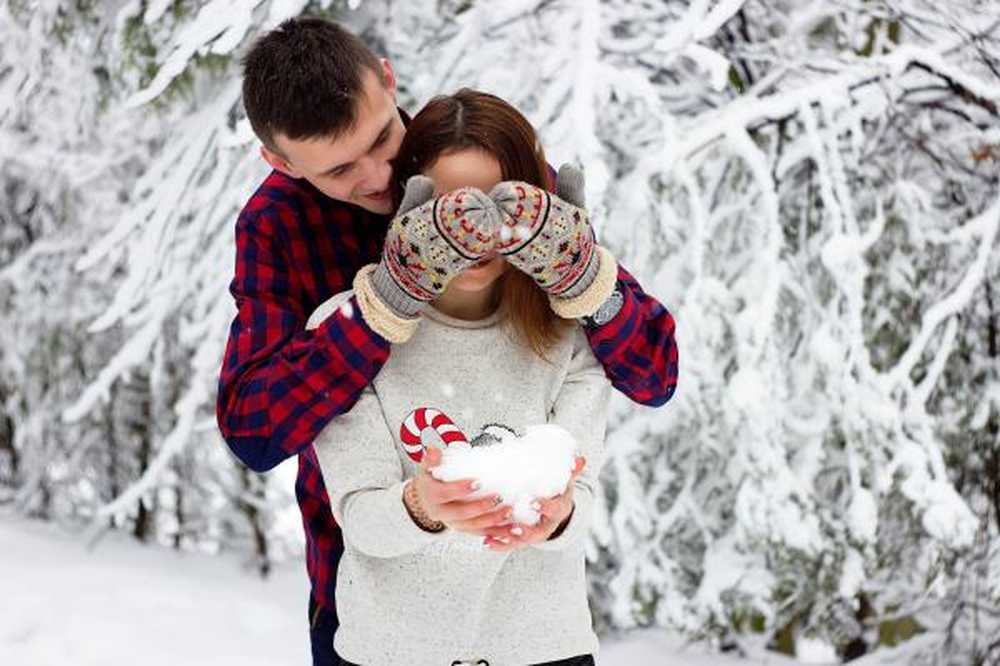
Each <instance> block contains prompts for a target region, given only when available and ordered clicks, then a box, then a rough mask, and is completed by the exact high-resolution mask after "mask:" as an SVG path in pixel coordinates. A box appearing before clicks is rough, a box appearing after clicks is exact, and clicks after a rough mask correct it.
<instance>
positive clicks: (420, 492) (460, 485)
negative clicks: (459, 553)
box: [404, 446, 511, 536]
mask: <svg viewBox="0 0 1000 666" xmlns="http://www.w3.org/2000/svg"><path fill="white" fill-rule="evenodd" d="M440 462H441V450H440V449H438V448H437V447H434V446H429V447H427V449H426V451H425V452H424V458H423V460H422V461H421V462H420V469H419V471H418V472H417V475H416V476H415V477H413V479H411V480H410V483H411V484H413V486H414V495H415V496H416V498H417V501H418V503H419V505H420V506H409V507H408V508H409V509H410V513H412V514H415V515H420V510H421V509H422V510H423V512H424V515H426V516H427V517H428V518H430V519H431V520H434V521H438V522H442V523H444V524H445V525H446V526H447V527H450V528H451V529H453V530H455V531H458V532H466V533H468V534H475V535H477V536H485V535H486V530H487V529H490V528H495V527H497V526H499V525H509V524H510V515H511V507H510V506H507V505H504V504H500V502H501V499H500V496H499V495H496V494H492V495H488V496H486V497H482V498H479V499H475V500H469V499H467V498H468V496H469V495H471V494H472V493H474V492H475V488H474V487H473V483H474V481H473V480H472V479H458V480H456V481H438V480H437V479H435V478H434V477H433V476H431V473H430V468H431V467H435V466H436V465H438V464H440ZM404 497H405V495H404Z"/></svg>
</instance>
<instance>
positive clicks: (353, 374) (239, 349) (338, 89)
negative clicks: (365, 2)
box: [217, 18, 677, 664]
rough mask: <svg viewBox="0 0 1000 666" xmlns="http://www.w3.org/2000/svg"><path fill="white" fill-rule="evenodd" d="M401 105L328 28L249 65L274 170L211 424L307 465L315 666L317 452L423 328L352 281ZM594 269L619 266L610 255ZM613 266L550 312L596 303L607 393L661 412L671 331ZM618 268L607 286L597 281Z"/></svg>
mask: <svg viewBox="0 0 1000 666" xmlns="http://www.w3.org/2000/svg"><path fill="white" fill-rule="evenodd" d="M395 93H396V79H395V73H394V72H393V70H392V67H391V66H390V64H389V62H388V61H386V60H384V59H381V60H380V59H378V58H376V57H375V55H374V54H372V53H371V51H369V50H368V49H367V47H365V45H364V44H363V43H362V42H361V41H360V40H359V39H358V38H356V37H355V36H353V35H351V34H350V33H349V32H347V31H345V30H343V29H342V28H340V27H339V26H337V25H336V24H333V23H330V22H327V21H324V20H321V19H312V18H300V19H293V20H290V21H286V22H285V23H283V24H282V25H281V26H279V27H278V28H277V29H275V30H273V31H272V32H270V33H268V34H266V35H264V36H263V37H261V38H260V39H259V40H258V41H257V42H256V43H255V44H254V45H253V47H252V48H251V50H250V51H249V53H248V54H247V56H246V58H245V60H244V83H243V98H244V104H245V106H246V111H247V116H248V117H249V119H250V123H251V125H252V126H253V129H254V131H255V133H256V134H257V136H258V138H259V139H260V140H261V143H262V144H263V145H262V147H261V155H262V157H263V158H264V159H265V160H266V161H267V162H268V164H270V165H271V167H273V171H272V172H271V174H270V175H269V176H268V177H267V178H266V179H265V180H264V182H263V183H262V184H261V185H260V187H259V188H258V190H257V191H256V192H255V193H254V195H253V196H252V197H251V199H250V201H249V202H247V204H246V206H245V207H244V209H243V210H242V212H241V213H240V215H239V218H238V220H237V224H236V246H237V248H236V249H237V256H236V272H235V277H234V279H233V282H232V285H231V288H230V290H231V292H232V294H233V297H234V298H235V300H236V305H237V307H238V314H237V316H236V318H235V319H234V320H233V323H232V327H231V330H230V336H229V341H228V344H227V349H226V354H225V359H224V362H223V367H222V371H221V375H220V381H219V394H218V405H217V415H218V422H219V427H220V429H221V431H222V434H223V436H224V437H225V439H226V441H227V443H228V445H229V447H230V448H231V449H232V451H233V453H234V454H235V455H236V456H237V457H238V458H239V459H240V460H241V461H243V462H244V463H245V464H246V465H248V466H249V467H250V468H252V469H254V470H255V471H259V472H263V471H266V470H268V469H271V468H272V467H274V466H275V465H277V464H278V463H280V462H282V461H283V460H285V459H287V458H289V457H291V456H293V455H297V456H298V464H299V470H298V478H297V482H296V495H297V499H298V502H299V506H300V509H301V511H302V517H303V524H304V527H305V533H306V550H307V568H308V571H309V576H310V579H311V582H312V594H311V596H310V610H309V617H310V623H311V625H310V626H311V636H312V641H313V658H314V663H316V664H336V663H337V657H336V655H335V654H334V653H333V634H334V630H335V629H336V625H337V619H336V610H335V606H334V582H335V572H336V567H337V562H338V560H339V557H340V554H341V552H342V550H343V546H342V543H341V535H340V530H339V528H338V527H337V525H336V523H335V522H334V519H333V515H332V512H331V508H330V501H329V498H328V496H327V492H326V489H325V487H324V485H323V479H322V476H321V474H320V470H319V465H318V464H317V461H316V455H315V452H314V451H313V448H312V445H311V444H312V442H313V439H314V438H315V437H316V435H317V434H318V433H319V432H320V431H321V430H322V429H323V427H324V426H325V425H326V424H327V423H329V421H330V420H331V419H333V418H334V417H336V416H337V415H339V414H344V413H346V412H347V411H349V410H350V409H351V407H352V406H353V405H354V404H355V402H356V401H357V399H358V396H359V395H360V393H361V391H362V390H363V389H364V388H365V386H366V385H367V384H369V383H370V382H371V381H372V379H373V378H374V377H375V375H376V374H377V373H378V372H379V370H380V369H381V367H382V366H383V364H384V363H385V362H386V360H387V359H388V357H389V354H390V352H391V344H396V343H400V342H404V341H405V339H406V338H407V337H408V334H407V331H412V327H413V326H417V325H419V320H420V315H419V309H418V308H415V307H412V306H413V304H414V303H415V302H416V301H415V300H414V299H413V298H412V297H411V295H408V294H405V293H404V294H402V297H400V294H399V293H397V294H395V296H394V295H393V294H392V293H388V292H387V291H386V289H387V287H386V285H390V286H391V285H392V284H393V283H392V281H391V280H382V281H381V282H379V283H371V282H364V284H361V285H359V284H358V279H360V277H359V270H360V269H361V268H363V267H364V266H366V265H368V264H372V263H379V261H380V258H381V257H382V249H383V243H384V239H385V236H386V233H387V231H388V230H389V224H390V217H391V214H392V212H393V211H392V206H393V203H392V186H391V182H392V181H391V175H392V167H391V164H390V160H392V158H393V157H394V156H395V155H396V152H397V150H398V148H399V145H400V142H401V140H402V136H403V133H404V132H405V122H406V117H405V115H403V114H402V113H401V112H400V110H399V109H398V108H397V107H396V100H395V97H396V94H395ZM583 219H584V223H586V224H589V223H587V222H586V216H583ZM438 242H442V241H440V240H439V241H438ZM593 254H594V255H597V253H593ZM601 256H603V257H606V258H607V257H610V253H607V252H606V250H604V249H603V248H602V249H601ZM610 262H611V263H606V264H603V265H602V266H603V269H604V270H603V271H597V270H596V268H595V269H594V270H588V271H580V272H581V274H583V273H586V274H587V276H589V277H588V278H587V279H588V281H587V282H586V283H585V285H591V282H590V281H593V285H591V286H586V288H585V289H583V288H582V287H580V288H578V289H577V291H580V290H581V289H582V290H583V291H585V292H586V293H585V294H584V295H585V296H587V298H577V299H575V300H572V301H570V300H565V301H558V299H556V300H553V301H552V302H553V307H554V309H556V311H557V312H559V313H560V315H561V316H566V315H563V312H574V307H576V308H577V309H578V308H579V304H580V303H589V305H588V306H587V311H583V312H574V313H573V315H572V316H574V317H580V320H581V323H582V324H583V325H584V327H585V330H586V334H587V337H588V338H589V340H590V343H591V346H592V347H593V349H594V352H595V355H596V356H597V358H598V359H599V360H600V361H601V363H602V365H604V367H605V371H606V373H607V375H608V377H609V379H610V380H611V381H612V384H613V385H614V386H615V387H616V388H617V389H618V390H620V391H621V392H623V393H625V394H626V395H628V396H629V397H630V398H631V399H632V400H634V401H636V402H639V403H641V404H646V405H651V406H659V405H662V404H663V403H665V402H666V401H667V400H669V399H670V397H671V395H672V394H673V391H674V388H675V386H676V382H677V351H676V346H675V344H674V336H673V333H674V321H673V318H672V317H671V316H670V314H669V313H668V312H667V311H666V310H665V309H664V308H663V306H662V305H660V304H659V303H658V302H657V301H656V300H655V299H653V298H651V297H650V296H648V295H647V294H645V293H644V292H643V291H642V289H641V288H640V287H639V285H638V283H637V282H636V281H635V280H634V278H632V276H631V275H629V273H628V272H627V271H625V270H624V269H623V268H621V267H620V266H618V267H617V268H615V266H616V264H615V263H614V259H613V257H610ZM609 271H611V272H610V280H604V281H603V282H602V278H600V277H596V278H595V274H597V273H601V274H608V273H609ZM384 273H385V272H384V271H383V274H384ZM361 277H364V274H362V275H361ZM356 278H357V279H356ZM434 282H438V281H437V280H435V281H434ZM380 285H381V286H380ZM352 286H353V287H354V288H355V294H354V295H352V296H351V298H350V300H349V301H348V303H347V305H346V306H345V307H339V308H336V309H334V310H333V311H332V312H331V313H330V314H329V315H328V316H326V318H325V319H323V321H322V323H320V324H319V325H318V327H317V328H315V329H313V330H306V329H305V324H306V322H307V320H308V319H309V317H310V315H311V314H312V313H313V312H314V311H315V310H316V309H317V308H318V307H319V306H320V305H322V304H323V303H324V302H325V301H327V300H328V299H329V298H330V297H331V296H333V295H334V294H336V293H338V292H342V291H345V290H347V289H350V288H351V287H352ZM359 287H362V288H359ZM390 291H391V290H390ZM595 295H599V299H597V300H599V302H595ZM359 296H361V297H362V298H360V300H359ZM425 296H427V295H425ZM429 297H431V298H432V297H433V294H430V295H429ZM424 300H427V299H426V298H424ZM557 301H558V304H559V305H560V307H562V308H563V311H560V310H559V309H557V308H556V304H557ZM567 304H570V305H573V307H567ZM418 305H419V304H418ZM376 310H377V311H378V312H377V313H376ZM359 313H360V314H361V315H363V316H358V314H359ZM387 322H388V323H387ZM393 322H395V324H398V325H394V324H393ZM425 481H426V479H425ZM435 492H436V493H437V495H436V496H435V500H434V505H433V506H431V507H426V508H427V509H428V514H429V517H431V518H434V519H436V520H439V521H441V522H444V523H445V524H446V525H447V526H448V527H449V528H451V529H458V530H462V531H466V532H470V533H474V534H485V533H486V530H487V529H488V528H489V527H493V526H496V525H502V524H505V522H504V521H505V520H506V518H507V517H506V515H505V514H504V513H503V512H501V511H499V510H498V509H497V508H496V507H495V505H494V504H493V503H492V501H490V499H489V498H487V499H486V500H479V501H476V502H471V501H465V500H464V497H465V496H466V495H468V494H469V493H470V492H471V489H470V488H469V487H468V486H467V485H465V484H463V483H462V482H453V484H438V485H436V486H435Z"/></svg>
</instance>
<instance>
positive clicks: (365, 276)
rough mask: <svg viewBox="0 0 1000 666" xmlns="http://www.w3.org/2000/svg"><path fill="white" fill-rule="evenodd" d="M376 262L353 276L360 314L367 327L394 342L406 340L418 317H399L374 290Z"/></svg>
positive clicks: (414, 329)
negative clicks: (373, 277) (373, 280)
mask: <svg viewBox="0 0 1000 666" xmlns="http://www.w3.org/2000/svg"><path fill="white" fill-rule="evenodd" d="M377 267H378V264H368V265H367V266H365V267H364V268H362V269H361V270H360V271H358V274H357V275H355V276H354V294H355V296H357V298H358V307H360V308H361V316H362V317H364V320H365V322H366V323H367V324H368V326H369V327H371V329H372V330H373V331H375V332H376V333H378V334H379V335H381V336H382V337H383V338H385V339H386V340H388V341H389V342H392V343H394V344H399V343H401V342H406V341H407V340H409V339H410V336H412V335H413V332H414V331H416V330H417V324H418V323H420V317H419V316H417V317H412V318H408V317H400V316H399V315H398V314H396V313H395V312H394V311H393V310H392V308H390V307H389V306H388V305H387V304H386V303H385V301H383V300H382V297H381V296H379V295H378V294H377V293H376V292H375V287H374V285H373V284H372V276H373V274H374V273H375V269H376V268H377Z"/></svg>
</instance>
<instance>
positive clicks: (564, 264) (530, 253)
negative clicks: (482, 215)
mask: <svg viewBox="0 0 1000 666" xmlns="http://www.w3.org/2000/svg"><path fill="white" fill-rule="evenodd" d="M490 198H491V199H493V201H494V202H496V204H497V207H498V208H499V209H500V212H501V214H502V215H501V224H500V238H499V241H498V243H497V250H498V251H499V252H500V254H502V255H504V256H505V257H506V258H507V260H508V261H509V262H510V263H511V264H513V265H514V266H515V267H516V268H518V269H520V270H521V271H523V272H525V273H527V274H528V275H529V276H531V278H532V279H534V281H535V282H536V283H537V284H538V286H540V287H541V288H542V289H544V290H545V291H546V292H547V293H549V294H550V295H552V296H556V297H563V298H566V297H574V296H576V295H578V294H579V293H580V292H582V291H583V290H584V289H586V287H588V286H589V281H592V280H593V278H594V276H595V275H596V273H597V270H598V267H597V264H596V262H597V261H598V255H597V254H596V251H595V247H596V243H595V240H594V230H593V228H592V227H591V225H590V221H589V219H588V218H587V212H586V211H585V210H583V209H582V208H578V207H577V206H574V205H572V204H570V203H568V202H566V201H563V200H562V199H560V198H559V197H556V196H553V195H551V194H549V193H548V192H546V191H545V190H544V189H542V188H540V187H535V186H534V185H530V184H528V183H523V182H516V181H511V182H503V183H500V184H499V185H497V186H496V187H494V188H493V189H492V190H491V191H490ZM582 283H587V284H582Z"/></svg>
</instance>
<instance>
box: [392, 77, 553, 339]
mask: <svg viewBox="0 0 1000 666" xmlns="http://www.w3.org/2000/svg"><path fill="white" fill-rule="evenodd" d="M465 148H479V149H481V150H484V151H485V152H487V153H489V154H490V155H492V156H493V157H495V158H496V160H497V162H499V163H500V172H501V175H502V177H503V179H504V180H520V181H524V182H526V183H531V184H532V185H536V186H538V187H547V186H548V181H549V178H548V173H549V167H548V163H547V162H546V161H545V155H544V153H543V152H542V148H541V144H540V143H539V142H538V138H537V136H536V135H535V130H534V128H533V127H532V126H531V123H529V122H528V121H527V119H526V118H525V117H524V116H523V115H521V113H520V112H519V111H518V110H517V109H515V108H514V107H513V106H511V105H510V104H508V103H507V102H505V101H503V100H502V99H500V98H499V97H496V96H495V95H490V94H488V93H484V92H479V91H477V90H470V89H468V88H463V89H462V90H459V91H458V92H457V93H455V94H454V95H442V96H439V97H435V98H434V99H432V100H431V101H430V102H428V103H427V106H425V107H424V108H423V109H421V110H420V113H418V114H417V115H416V116H414V117H413V120H411V121H410V124H409V125H408V126H407V128H406V134H405V136H404V137H403V143H402V144H401V145H400V147H399V153H398V154H397V155H396V159H395V161H394V163H393V174H394V179H395V197H396V205H397V206H398V205H399V202H400V200H401V199H402V194H403V189H404V187H405V186H406V181H407V180H409V178H410V176H413V175H415V174H418V173H423V172H424V171H426V170H427V169H429V168H431V166H432V165H433V164H434V162H435V161H437V159H438V158H439V157H440V156H441V155H443V154H445V153H449V152H454V151H458V150H463V149H465ZM499 289H500V307H501V308H502V309H503V312H504V314H505V315H506V317H507V318H508V320H509V321H510V323H511V325H512V326H513V328H514V330H515V332H516V333H517V335H518V336H519V337H520V339H521V340H522V342H524V344H526V345H527V346H528V347H530V348H531V349H532V350H533V351H534V352H535V353H536V354H538V355H539V356H540V357H541V358H543V359H544V358H546V357H545V352H546V351H547V350H548V349H550V348H551V347H552V345H553V344H555V343H556V342H557V341H558V340H559V338H560V337H561V336H562V333H563V331H564V330H565V329H567V328H568V327H569V325H570V324H569V322H567V321H566V320H564V319H561V318H560V317H558V316H557V315H556V314H555V313H554V312H553V311H552V308H551V307H550V306H549V301H548V297H547V296H546V295H545V292H544V291H542V289H541V288H540V287H539V286H538V285H537V284H535V281H534V280H532V279H531V278H530V277H529V276H528V275H526V274H525V273H522V272H521V271H519V270H516V269H514V268H513V267H508V268H507V270H506V271H504V273H503V275H502V276H501V277H500V287H499Z"/></svg>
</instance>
